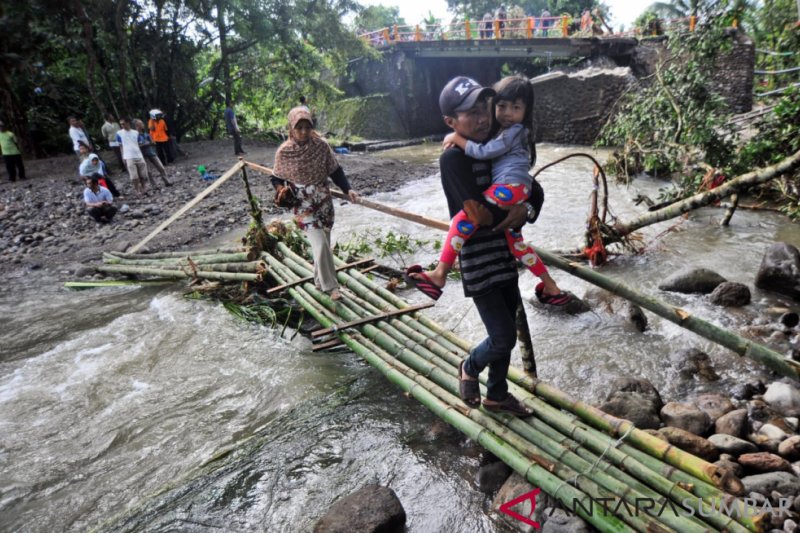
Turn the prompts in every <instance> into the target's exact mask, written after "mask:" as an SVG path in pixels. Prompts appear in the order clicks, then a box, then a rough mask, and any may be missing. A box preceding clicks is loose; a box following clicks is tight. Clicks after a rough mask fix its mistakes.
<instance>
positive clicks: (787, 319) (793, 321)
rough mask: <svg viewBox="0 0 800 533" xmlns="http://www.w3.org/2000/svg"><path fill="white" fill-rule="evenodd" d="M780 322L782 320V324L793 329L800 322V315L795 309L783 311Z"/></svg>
mask: <svg viewBox="0 0 800 533" xmlns="http://www.w3.org/2000/svg"><path fill="white" fill-rule="evenodd" d="M778 322H780V324H781V326H783V327H785V328H788V329H793V328H796V327H797V324H800V315H798V314H797V313H795V312H793V311H790V312H788V313H783V314H782V315H781V316H780V317H779V318H778Z"/></svg>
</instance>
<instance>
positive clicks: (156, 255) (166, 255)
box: [106, 247, 248, 259]
mask: <svg viewBox="0 0 800 533" xmlns="http://www.w3.org/2000/svg"><path fill="white" fill-rule="evenodd" d="M247 251H248V250H247V249H246V248H242V247H234V248H210V249H206V250H186V251H177V252H151V253H146V254H145V253H138V254H131V253H125V252H113V251H112V252H106V253H108V254H111V255H115V256H117V257H120V258H122V259H172V258H183V257H198V256H201V255H216V254H235V253H239V252H247Z"/></svg>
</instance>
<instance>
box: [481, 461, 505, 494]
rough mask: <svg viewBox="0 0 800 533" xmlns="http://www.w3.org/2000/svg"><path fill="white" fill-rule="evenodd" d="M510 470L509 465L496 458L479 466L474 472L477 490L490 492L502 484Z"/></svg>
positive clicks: (485, 492)
mask: <svg viewBox="0 0 800 533" xmlns="http://www.w3.org/2000/svg"><path fill="white" fill-rule="evenodd" d="M511 472H512V470H511V467H510V466H508V465H507V464H505V463H504V462H502V461H499V460H498V461H495V462H492V463H489V464H485V465H483V466H481V467H480V468H479V469H478V472H477V473H476V474H475V483H476V484H477V486H478V490H479V491H481V492H483V493H484V494H492V493H493V492H495V491H496V490H498V489H499V488H500V487H502V486H503V483H505V481H506V480H507V479H508V476H510V475H511Z"/></svg>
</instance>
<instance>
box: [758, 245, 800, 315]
mask: <svg viewBox="0 0 800 533" xmlns="http://www.w3.org/2000/svg"><path fill="white" fill-rule="evenodd" d="M756 287H758V288H759V289H764V290H767V291H772V292H776V293H778V294H781V295H783V296H788V297H790V298H794V299H795V300H797V301H800V250H798V249H797V248H796V247H794V246H792V245H791V244H788V243H785V242H776V243H774V244H772V245H770V247H769V248H767V250H766V252H764V257H763V258H762V259H761V265H760V266H759V267H758V273H757V274H756Z"/></svg>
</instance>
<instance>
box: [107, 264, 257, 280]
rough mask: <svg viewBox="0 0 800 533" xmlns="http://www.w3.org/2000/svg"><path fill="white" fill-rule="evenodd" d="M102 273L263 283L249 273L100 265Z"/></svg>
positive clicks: (255, 275)
mask: <svg viewBox="0 0 800 533" xmlns="http://www.w3.org/2000/svg"><path fill="white" fill-rule="evenodd" d="M96 268H97V270H99V271H101V272H108V273H113V274H136V275H140V276H156V277H161V278H176V279H177V278H202V279H217V280H223V281H261V275H260V274H250V273H247V272H202V271H198V272H192V273H191V274H190V273H187V272H184V271H182V270H165V269H160V268H145V267H139V266H134V265H100V266H98V267H96Z"/></svg>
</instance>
